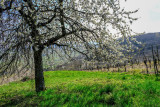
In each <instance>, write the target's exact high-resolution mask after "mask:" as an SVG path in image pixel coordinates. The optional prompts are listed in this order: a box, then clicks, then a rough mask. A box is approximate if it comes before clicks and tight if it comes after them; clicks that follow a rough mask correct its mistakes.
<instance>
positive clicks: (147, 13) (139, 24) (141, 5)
mask: <svg viewBox="0 0 160 107" xmlns="http://www.w3.org/2000/svg"><path fill="white" fill-rule="evenodd" d="M121 4H122V6H123V7H125V9H126V10H136V9H139V11H138V12H137V13H136V14H135V15H133V16H134V17H138V18H139V20H138V21H136V22H134V23H133V25H132V28H133V30H134V31H135V32H139V33H142V32H144V31H145V32H160V0H127V2H124V1H122V3H121Z"/></svg>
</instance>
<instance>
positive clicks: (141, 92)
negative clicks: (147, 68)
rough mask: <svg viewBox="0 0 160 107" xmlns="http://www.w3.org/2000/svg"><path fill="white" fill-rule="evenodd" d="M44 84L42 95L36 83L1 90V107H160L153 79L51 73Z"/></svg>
mask: <svg viewBox="0 0 160 107" xmlns="http://www.w3.org/2000/svg"><path fill="white" fill-rule="evenodd" d="M45 84H46V91H44V92H40V93H39V94H36V93H35V91H34V90H35V89H34V80H29V81H26V82H21V81H18V82H12V83H10V84H6V85H3V86H0V106H18V107H23V106H40V107H41V106H45V107H48V106H51V107H53V106H56V107H57V106H66V107H67V106H69V107H84V106H86V107H92V106H94V107H97V106H98V107H103V106H105V107H106V106H109V107H110V106H114V107H125V106H126V107H127V106H128V107H130V106H132V107H155V106H156V107H159V106H160V100H159V99H160V81H159V79H157V78H156V77H155V76H154V75H146V74H139V73H134V74H131V73H111V72H85V71H49V72H45Z"/></svg>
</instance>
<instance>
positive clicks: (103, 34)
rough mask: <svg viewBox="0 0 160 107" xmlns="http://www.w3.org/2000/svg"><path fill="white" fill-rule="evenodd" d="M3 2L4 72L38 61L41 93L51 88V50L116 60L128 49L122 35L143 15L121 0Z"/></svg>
mask: <svg viewBox="0 0 160 107" xmlns="http://www.w3.org/2000/svg"><path fill="white" fill-rule="evenodd" d="M0 4H1V5H0V16H1V19H0V34H1V35H0V49H1V53H0V69H1V72H3V73H5V72H6V70H7V69H10V68H15V69H17V68H18V69H19V68H20V67H21V68H23V67H26V66H28V65H29V64H31V63H32V62H34V65H35V81H36V91H37V92H39V91H42V90H44V87H45V86H44V79H43V64H42V54H45V53H47V52H48V51H47V50H48V49H49V50H52V51H53V53H54V52H57V51H56V49H57V48H58V49H62V50H63V52H64V53H65V54H69V53H70V52H72V51H77V52H79V53H81V54H83V55H85V56H89V55H91V54H92V55H93V56H95V57H96V54H99V55H100V54H102V56H105V58H106V56H107V57H108V60H109V58H110V59H113V58H115V59H116V58H118V57H119V56H122V51H121V50H124V49H127V48H126V47H124V46H121V45H120V41H118V40H117V38H119V37H123V38H128V37H129V36H131V32H132V30H131V29H130V24H131V23H132V21H134V20H137V19H136V18H132V17H131V14H133V13H135V12H137V10H136V11H128V12H127V11H125V9H124V8H121V7H120V0H2V1H1V3H0ZM32 59H34V60H32ZM24 61H25V62H24ZM21 62H23V63H25V64H23V65H24V66H22V65H21ZM10 71H13V70H10Z"/></svg>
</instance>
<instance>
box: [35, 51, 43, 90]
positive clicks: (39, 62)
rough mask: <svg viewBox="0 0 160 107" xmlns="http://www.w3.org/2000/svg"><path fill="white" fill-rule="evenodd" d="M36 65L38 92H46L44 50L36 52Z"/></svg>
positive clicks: (36, 86)
mask: <svg viewBox="0 0 160 107" xmlns="http://www.w3.org/2000/svg"><path fill="white" fill-rule="evenodd" d="M34 65H35V88H36V92H40V91H44V89H45V83H44V75H43V62H42V50H38V51H34Z"/></svg>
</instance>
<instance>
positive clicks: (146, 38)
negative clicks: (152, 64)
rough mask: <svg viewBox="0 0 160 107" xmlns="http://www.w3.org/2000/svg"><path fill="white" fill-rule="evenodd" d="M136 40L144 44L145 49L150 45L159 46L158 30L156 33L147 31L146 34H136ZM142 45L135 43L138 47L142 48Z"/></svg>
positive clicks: (159, 33)
mask: <svg viewBox="0 0 160 107" xmlns="http://www.w3.org/2000/svg"><path fill="white" fill-rule="evenodd" d="M135 38H136V39H137V41H138V42H141V43H142V45H144V48H145V49H146V50H150V49H151V46H152V45H153V46H157V45H158V46H159V47H160V32H157V33H147V34H142V35H138V36H136V37H135ZM142 45H136V46H138V47H140V48H142V47H143V46H142Z"/></svg>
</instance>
